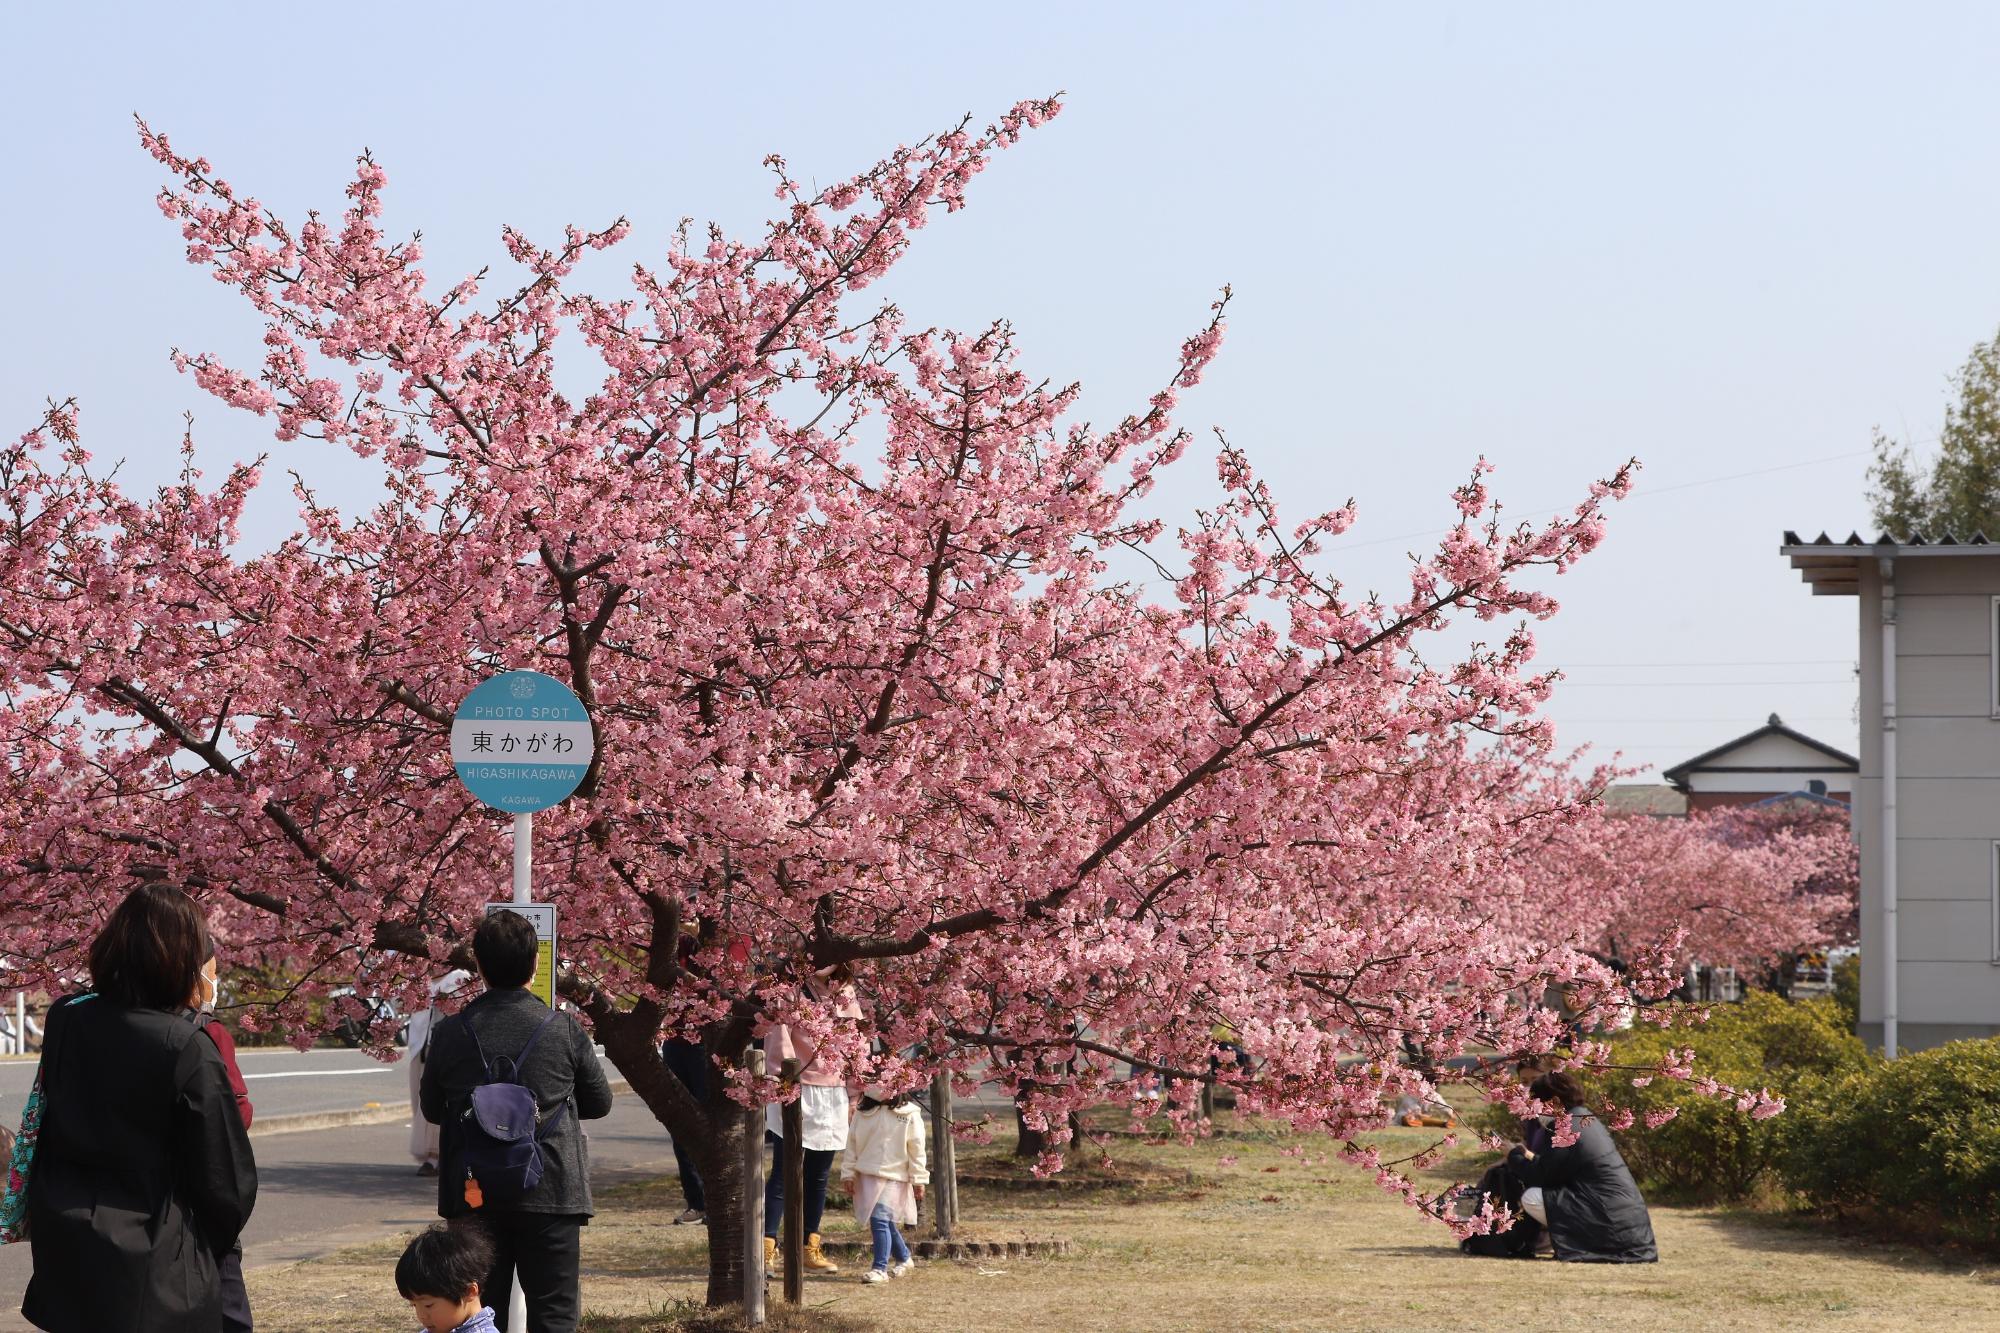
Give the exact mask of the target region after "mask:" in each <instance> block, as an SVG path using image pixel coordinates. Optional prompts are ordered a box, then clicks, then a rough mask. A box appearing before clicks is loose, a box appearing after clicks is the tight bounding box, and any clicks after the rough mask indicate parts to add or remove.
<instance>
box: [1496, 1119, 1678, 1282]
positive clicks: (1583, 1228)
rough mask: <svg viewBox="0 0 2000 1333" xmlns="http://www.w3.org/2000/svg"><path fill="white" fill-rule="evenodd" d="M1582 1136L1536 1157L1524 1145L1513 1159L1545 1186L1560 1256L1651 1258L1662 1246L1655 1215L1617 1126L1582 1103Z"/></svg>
mask: <svg viewBox="0 0 2000 1333" xmlns="http://www.w3.org/2000/svg"><path fill="white" fill-rule="evenodd" d="M1570 1117H1571V1120H1572V1122H1573V1123H1574V1125H1575V1128H1576V1134H1577V1139H1576V1142H1575V1143H1572V1144H1571V1145H1569V1146H1568V1147H1567V1148H1558V1147H1554V1146H1550V1147H1547V1148H1544V1149H1543V1150H1542V1151H1540V1152H1538V1153H1536V1154H1535V1155H1534V1156H1533V1157H1532V1158H1530V1157H1529V1156H1528V1155H1527V1154H1526V1153H1524V1152H1522V1151H1521V1149H1519V1148H1515V1149H1514V1150H1513V1151H1512V1152H1511V1153H1509V1154H1507V1165H1508V1166H1509V1167H1511V1168H1512V1169H1513V1171H1514V1173H1515V1175H1516V1176H1518V1177H1519V1178H1520V1181H1521V1183H1522V1184H1523V1185H1525V1186H1530V1187H1533V1186H1539V1187H1540V1188H1541V1191H1542V1201H1543V1206H1544V1208H1545V1209H1546V1210H1547V1212H1548V1215H1549V1240H1550V1241H1551V1242H1552V1243H1553V1244H1554V1245H1555V1247H1556V1258H1558V1259H1564V1260H1567V1261H1569V1262H1571V1263H1596V1264H1650V1263H1654V1262H1657V1261H1658V1259H1659V1257H1660V1251H1659V1248H1658V1247H1657V1246H1655V1245H1654V1243H1653V1219H1652V1215H1651V1214H1650V1213H1648V1212H1647V1211H1646V1200H1645V1199H1644V1198H1643V1197H1641V1195H1640V1193H1639V1186H1638V1183H1637V1182H1636V1181H1634V1180H1633V1179H1632V1171H1631V1169H1630V1168H1629V1167H1627V1166H1626V1165H1625V1159H1624V1158H1623V1157H1621V1156H1619V1154H1618V1145H1617V1144H1615V1143H1613V1142H1612V1141H1611V1132H1610V1131H1609V1130H1607V1129H1605V1128H1604V1125H1603V1123H1602V1122H1601V1121H1599V1120H1598V1118H1597V1117H1596V1116H1594V1115H1592V1114H1591V1113H1590V1112H1589V1111H1588V1110H1586V1109H1585V1108H1584V1107H1581V1106H1573V1107H1571V1108H1570Z"/></svg>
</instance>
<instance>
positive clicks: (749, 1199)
mask: <svg viewBox="0 0 2000 1333" xmlns="http://www.w3.org/2000/svg"><path fill="white" fill-rule="evenodd" d="M743 1067H744V1068H745V1069H747V1070H749V1071H750V1076H751V1077H752V1078H762V1077H764V1050H763V1048H762V1047H761V1046H747V1047H745V1048H744V1050H743ZM743 1322H744V1323H745V1324H746V1325H748V1326H749V1327H751V1328H758V1327H761V1326H762V1325H763V1323H764V1107H763V1105H762V1104H761V1103H759V1104H756V1105H753V1106H751V1107H750V1108H749V1109H748V1110H747V1111H745V1112H744V1113H743Z"/></svg>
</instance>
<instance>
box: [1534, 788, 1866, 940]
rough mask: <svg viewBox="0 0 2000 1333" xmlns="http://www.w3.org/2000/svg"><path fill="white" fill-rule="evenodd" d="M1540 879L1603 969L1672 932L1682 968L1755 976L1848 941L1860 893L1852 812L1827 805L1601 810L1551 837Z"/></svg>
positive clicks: (1543, 860) (1541, 867)
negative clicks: (1676, 932) (1583, 925)
mask: <svg viewBox="0 0 2000 1333" xmlns="http://www.w3.org/2000/svg"><path fill="white" fill-rule="evenodd" d="M1536 874H1537V876H1538V878H1539V879H1540V881H1541V882H1542V883H1543V884H1544V885H1545V886H1547V887H1548V888H1549V889H1550V891H1551V892H1552V893H1555V894H1557V895H1559V896H1560V898H1561V899H1562V901H1563V902H1564V904H1565V906H1564V910H1565V912H1569V913H1575V914H1576V915H1575V916H1574V917H1573V918H1572V919H1574V920H1577V921H1579V922H1584V921H1588V922H1589V923H1590V930H1591V931H1592V932H1593V933H1594V934H1595V936H1596V940H1595V943H1596V947H1597V950H1598V952H1600V953H1601V954H1602V955H1603V956H1604V957H1605V958H1606V959H1607V960H1618V959H1623V958H1624V957H1625V956H1627V955H1628V954H1629V953H1631V952H1632V950H1633V949H1634V947H1635V946H1636V947H1637V948H1640V949H1644V948H1646V947H1650V946H1652V945H1653V944H1654V943H1655V942H1657V940H1658V939H1659V937H1660V931H1659V923H1660V922H1662V921H1672V922H1675V923H1677V924H1678V925H1680V926H1681V927H1682V928H1683V930H1684V935H1683V938H1682V941H1681V945H1680V950H1679V953H1680V961H1681V963H1682V964H1683V965H1685V964H1687V963H1691V962H1697V961H1699V962H1701V963H1704V964H1707V965H1709V966H1715V967H1730V968H1735V969H1736V970H1738V971H1739V972H1744V973H1748V974H1755V973H1759V972H1761V971H1764V970H1767V969H1769V968H1771V967H1773V966H1775V965H1776V964H1777V963H1778V962H1779V961H1780V960H1785V959H1789V958H1791V957H1793V956H1794V955H1796V954H1798V953H1800V952H1804V951H1809V950H1813V949H1818V948H1822V947H1825V946H1827V945H1830V944H1837V943H1842V942H1845V941H1846V940H1847V939H1849V938H1851V937H1852V933H1853V929H1854V914H1855V910H1856V901H1857V890H1858V886H1859V873H1858V859H1857V854H1856V850H1855V846H1854V842H1853V840H1852V837H1851V836H1850V834H1849V831H1848V820H1847V812H1846V810H1845V809H1844V808H1841V807H1838V806H1835V805H1830V804H1829V805H1825V806H1812V807H1810V808H1806V809H1797V808H1793V807H1792V806H1773V807H1765V808H1743V809H1719V810H1711V811H1706V812H1701V813H1697V814H1694V815H1691V816H1689V817H1688V818H1685V819H1658V818H1652V817H1648V816H1643V815H1621V814H1614V813H1610V812H1608V811H1604V810H1602V809H1598V810H1595V811H1593V812H1592V813H1591V814H1590V815H1589V816H1587V817H1585V818H1582V819H1578V820H1576V821H1573V822H1571V823H1570V824H1569V825H1567V826H1565V827H1564V828H1563V829H1561V830H1560V831H1559V832H1557V833H1556V834H1554V835H1553V836H1552V837H1551V839H1550V841H1549V844H1548V846H1547V848H1546V851H1545V852H1544V854H1543V856H1542V857H1541V860H1540V869H1539V870H1538V871H1537V872H1536ZM1579 890H1580V891H1581V892H1579Z"/></svg>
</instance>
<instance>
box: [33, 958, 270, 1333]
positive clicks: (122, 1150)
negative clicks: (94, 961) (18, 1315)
mask: <svg viewBox="0 0 2000 1333" xmlns="http://www.w3.org/2000/svg"><path fill="white" fill-rule="evenodd" d="M256 1201H257V1164H256V1161H255V1160H254V1159H253V1158H252V1156H251V1152H250V1140H249V1138H248V1137H247V1136H246V1135H245V1133H244V1131H243V1119H242V1117H241V1116H240V1115H238V1114H237V1110H236V1095H235V1093H234V1092H233V1091H232V1090H231V1089H230V1086H229V1074H228V1072H227V1071H226V1070H225V1069H224V1067H223V1063H222V1056H221V1054H220V1053H219V1052H218V1051H217V1050H216V1048H215V1043H214V1042H213V1041H211V1040H209V1036H208V1034H207V1033H206V1032H204V1031H203V1030H202V1029H201V1028H200V1027H198V1026H196V1024H195V1021H194V1019H193V1018H192V1017H190V1016H189V1015H187V1014H184V1013H170V1012H167V1011H166V1010H161V1009H131V1008H127V1007H126V1006H124V1005H121V1004H116V1003H113V1002H112V1001H110V1000H107V999H104V998H102V997H99V996H86V997H83V998H79V999H71V1000H65V1001H63V1002H62V1003H61V1004H59V1005H57V1006H56V1007H55V1008H54V1009H53V1010H51V1011H50V1013H49V1021H48V1032H47V1036H46V1037H45V1039H44V1041H43V1045H42V1132H41V1139H40V1140H39V1142H38V1143H37V1145H36V1148H35V1160H34V1167H33V1169H32V1171H30V1173H29V1175H28V1225H29V1242H30V1244H31V1245H32V1247H33V1249H34V1260H35V1273H34V1276H33V1277H32V1278H30V1279H29V1281H28V1294H27V1299H26V1300H25V1301H24V1302H23V1303H22V1306H21V1312H22V1313H23V1314H25V1315H26V1316H27V1317H28V1320H29V1321H30V1322H31V1323H33V1324H34V1325H35V1326H36V1327H37V1328H46V1329H55V1330H58V1331H59V1333H73V1331H74V1333H82V1331H83V1330H89V1331H90V1333H99V1331H100V1330H101V1331H102V1333H187V1330H193V1329H219V1328H221V1327H222V1304H221V1302H222V1294H221V1288H220V1287H219V1286H218V1285H217V1277H216V1266H217V1264H218V1263H219V1262H220V1261H221V1258H222V1256H223V1255H225V1254H227V1253H228V1252H229V1251H230V1249H231V1248H232V1247H233V1246H234V1245H235V1244H236V1238H237V1234H238V1233H239V1232H241V1231H242V1229H243V1224H244V1222H245V1221H247V1220H248V1219H249V1216H250V1209H251V1207H252V1206H253V1205H254V1204H255V1203H256Z"/></svg>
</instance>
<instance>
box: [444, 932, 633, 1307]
mask: <svg viewBox="0 0 2000 1333" xmlns="http://www.w3.org/2000/svg"><path fill="white" fill-rule="evenodd" d="M472 954H473V957H474V959H475V960H477V962H478V964H479V975H480V976H481V977H482V978H483V979H484V980H485V982H486V993H485V994H483V995H481V996H480V997H479V998H478V999H476V1000H473V1001H472V1002H471V1003H470V1004H468V1005H466V1006H465V1008H464V1009H462V1010H460V1011H459V1013H458V1014H457V1015H456V1016H454V1017H453V1018H450V1019H448V1020H445V1021H443V1022H440V1023H439V1024H438V1025H437V1027H436V1028H435V1029H434V1030H433V1032H432V1033H431V1050H430V1058H429V1060H428V1061H427V1062H426V1063H425V1065H424V1072H423V1080H422V1083H421V1084H420V1085H419V1088H418V1100H419V1101H420V1102H421V1103H422V1110H423V1114H424V1118H425V1119H427V1120H431V1121H433V1122H435V1123H436V1124H437V1125H438V1126H439V1170H438V1212H439V1214H440V1215H442V1216H443V1217H445V1218H446V1219H447V1220H449V1219H453V1218H459V1217H464V1216H467V1215H468V1214H475V1215H477V1216H478V1217H479V1219H480V1220H481V1222H482V1223H483V1224H484V1230H485V1233H486V1235H487V1236H488V1238H490V1239H491V1241H492V1242H493V1266H492V1268H491V1269H490V1270H489V1271H488V1272H487V1276H486V1280H485V1281H484V1282H482V1283H481V1284H480V1290H481V1291H483V1292H485V1293H487V1296H488V1299H489V1300H491V1301H492V1303H493V1306H494V1309H495V1310H496V1312H498V1313H497V1314H496V1317H495V1322H496V1324H497V1325H498V1327H500V1328H501V1329H505V1328H506V1327H507V1320H506V1294H507V1292H508V1290H509V1289H510V1287H511V1286H512V1284H513V1282H514V1281H515V1279H516V1277H517V1276H518V1278H519V1280H520V1283H521V1291H522V1294H523V1295H524V1296H525V1297H526V1301H527V1310H528V1324H529V1327H530V1328H532V1329H534V1330H535V1333H574V1330H575V1328H576V1325H577V1319H578V1317H579V1314H580V1311H581V1305H582V1298H581V1295H580V1294H579V1291H578V1286H577V1283H578V1277H579V1271H578V1270H579V1262H580V1259H579V1255H578V1243H579V1240H580V1233H581V1229H582V1227H583V1226H584V1225H585V1224H586V1223H587V1222H588V1221H589V1220H590V1214H591V1198H590V1163H589V1157H588V1153H587V1151H586V1149H585V1146H584V1139H583V1131H582V1128H581V1126H580V1124H579V1123H578V1122H579V1121H583V1120H593V1119H596V1118H598V1117H600V1116H605V1115H609V1114H610V1113H611V1086H610V1083H609V1081H608V1080H607V1079H606V1078H605V1076H604V1068H603V1066H602V1065H601V1064H599V1063H598V1059H597V1051H596V1048H595V1047H594V1046H593V1045H592V1044H591V1040H590V1036H589V1034H588V1033H586V1032H585V1031H584V1030H583V1025H582V1024H581V1023H579V1022H577V1020H576V1019H575V1018H574V1017H572V1016H571V1015H569V1014H566V1013H562V1012H560V1011H558V1010H552V1009H550V1008H549V1007H548V1006H547V1005H545V1004H543V1003H542V1001H541V998H540V997H539V996H537V995H535V994H534V993H533V992H532V991H530V990H529V989H528V986H529V983H531V982H532V981H533V980H534V978H535V965H536V956H537V944H536V940H535V929H534V927H533V926H532V925H531V924H529V922H528V920H527V918H525V917H523V916H521V915H519V914H518V913H515V912H495V913H493V914H492V915H491V916H489V917H487V918H486V919H485V920H484V921H483V922H481V923H480V926H479V929H478V930H477V931H476V932H474V934H473V936H472ZM514 1333H521V1330H515V1331H514Z"/></svg>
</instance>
